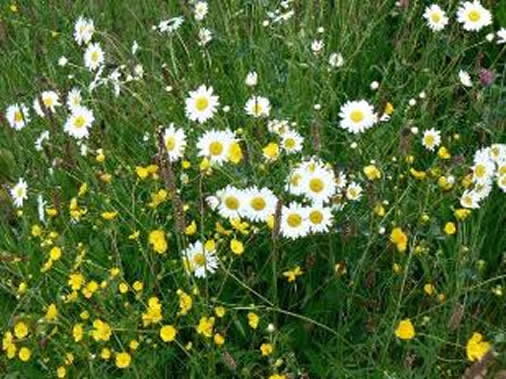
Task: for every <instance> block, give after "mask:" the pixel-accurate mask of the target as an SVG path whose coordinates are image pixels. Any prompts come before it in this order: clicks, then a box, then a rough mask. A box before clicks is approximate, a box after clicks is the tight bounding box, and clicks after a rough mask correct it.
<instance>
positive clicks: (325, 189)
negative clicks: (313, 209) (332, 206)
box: [302, 166, 336, 203]
mask: <svg viewBox="0 0 506 379" xmlns="http://www.w3.org/2000/svg"><path fill="white" fill-rule="evenodd" d="M302 192H303V193H304V195H305V196H306V197H307V198H308V199H310V200H311V201H312V202H317V203H321V202H327V201H329V199H330V198H331V197H332V196H334V194H335V193H336V181H335V175H334V172H333V171H332V170H331V169H327V168H324V167H321V166H320V167H316V168H315V169H314V170H312V171H308V172H307V173H306V175H304V177H303V178H302Z"/></svg>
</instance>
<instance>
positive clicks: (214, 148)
mask: <svg viewBox="0 0 506 379" xmlns="http://www.w3.org/2000/svg"><path fill="white" fill-rule="evenodd" d="M222 151H223V144H222V143H221V142H219V141H214V142H212V143H211V145H209V152H210V153H211V155H215V156H216V155H220V154H221V153H222Z"/></svg>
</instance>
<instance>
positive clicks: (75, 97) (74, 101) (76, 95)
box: [67, 88, 83, 111]
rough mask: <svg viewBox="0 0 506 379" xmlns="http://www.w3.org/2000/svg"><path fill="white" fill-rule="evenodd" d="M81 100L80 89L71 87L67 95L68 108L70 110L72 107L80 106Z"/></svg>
mask: <svg viewBox="0 0 506 379" xmlns="http://www.w3.org/2000/svg"><path fill="white" fill-rule="evenodd" d="M82 100H83V98H82V97H81V91H80V90H79V89H78V88H72V89H71V90H70V92H69V93H68V95H67V107H68V109H69V110H70V111H72V109H74V108H77V107H80V106H81V102H82Z"/></svg>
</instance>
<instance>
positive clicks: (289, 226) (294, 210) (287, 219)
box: [280, 203, 310, 239]
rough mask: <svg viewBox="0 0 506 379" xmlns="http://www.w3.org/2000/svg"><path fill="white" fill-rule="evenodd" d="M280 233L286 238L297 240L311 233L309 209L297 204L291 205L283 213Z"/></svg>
mask: <svg viewBox="0 0 506 379" xmlns="http://www.w3.org/2000/svg"><path fill="white" fill-rule="evenodd" d="M281 212H282V213H281V226H280V232H281V234H282V235H283V236H284V237H286V238H291V239H297V238H300V237H305V236H307V235H308V233H309V227H310V226H309V223H308V220H307V218H308V214H307V209H306V208H304V207H302V206H301V205H300V204H297V203H290V205H289V206H288V207H283V210H282V211H281Z"/></svg>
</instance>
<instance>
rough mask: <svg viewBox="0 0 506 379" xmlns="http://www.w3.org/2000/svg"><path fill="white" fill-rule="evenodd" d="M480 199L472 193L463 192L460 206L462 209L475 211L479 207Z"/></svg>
mask: <svg viewBox="0 0 506 379" xmlns="http://www.w3.org/2000/svg"><path fill="white" fill-rule="evenodd" d="M479 201H480V198H479V196H478V195H477V194H476V192H474V191H470V190H465V191H464V193H463V194H462V196H461V197H460V205H462V206H463V207H464V208H470V209H476V208H479V207H480V204H479Z"/></svg>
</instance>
